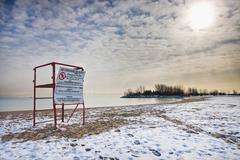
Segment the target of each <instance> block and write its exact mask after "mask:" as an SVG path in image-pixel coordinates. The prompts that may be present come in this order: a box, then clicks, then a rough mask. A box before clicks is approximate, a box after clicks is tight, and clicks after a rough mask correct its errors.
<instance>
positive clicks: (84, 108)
mask: <svg viewBox="0 0 240 160" xmlns="http://www.w3.org/2000/svg"><path fill="white" fill-rule="evenodd" d="M84 124H85V105H84V102H83V125H84Z"/></svg>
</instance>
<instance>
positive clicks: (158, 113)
mask: <svg viewBox="0 0 240 160" xmlns="http://www.w3.org/2000/svg"><path fill="white" fill-rule="evenodd" d="M239 102H240V99H239V97H208V98H199V97H195V98H190V99H185V100H182V101H180V102H174V103H169V104H154V105H133V106H121V107H120V106H117V107H101V108H89V109H87V110H86V125H84V126H83V125H82V124H81V122H82V112H81V109H79V110H78V111H77V112H76V113H75V114H74V116H73V117H72V119H71V120H70V121H69V123H68V124H66V123H61V121H60V119H61V118H60V116H61V111H60V110H59V112H58V114H59V121H58V123H59V128H58V129H57V130H54V129H53V113H52V111H51V110H44V111H41V112H37V122H45V123H39V124H37V126H36V127H34V128H33V127H32V112H31V111H16V112H0V119H1V121H0V126H1V127H0V128H1V129H0V138H1V141H0V156H1V159H56V158H58V159H75V160H77V159H239V157H240V154H239V153H240V152H239V150H240V133H239V128H240V123H239V120H240V117H239V115H240V103H239ZM71 112H72V110H66V112H65V113H66V114H65V116H66V117H65V119H67V118H68V117H69V115H70V114H71Z"/></svg>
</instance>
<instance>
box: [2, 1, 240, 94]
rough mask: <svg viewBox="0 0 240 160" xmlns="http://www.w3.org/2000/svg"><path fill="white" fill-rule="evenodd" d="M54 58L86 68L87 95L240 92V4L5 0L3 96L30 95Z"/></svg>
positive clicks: (3, 6) (233, 2)
mask: <svg viewBox="0 0 240 160" xmlns="http://www.w3.org/2000/svg"><path fill="white" fill-rule="evenodd" d="M52 61H57V62H62V63H69V64H75V65H80V66H83V67H84V68H85V70H86V71H87V74H86V79H85V92H86V93H122V92H123V91H124V90H126V89H128V88H135V87H137V86H139V85H145V86H146V87H148V88H151V87H153V85H154V84H155V83H164V84H169V85H172V84H176V85H177V84H181V85H184V86H186V87H189V86H191V87H198V88H208V89H213V88H217V89H220V90H223V91H227V90H232V89H237V90H240V1H239V0H208V1H203V0H196V1H195V0H152V1H150V0H148V1H139V0H138V1H135V0H128V1H124V0H121V1H118V0H116V1H115V0H68V1H64V0H53V1H51V0H39V1H37V0H35V1H34V0H5V1H4V0H0V75H1V76H0V77H1V81H0V95H5V96H7V95H20V96H26V95H27V96H30V95H31V94H32V79H33V70H32V68H33V67H34V66H37V65H40V64H44V63H48V62H52ZM46 73H47V72H46ZM46 75H47V74H46ZM43 79H45V80H46V77H43Z"/></svg>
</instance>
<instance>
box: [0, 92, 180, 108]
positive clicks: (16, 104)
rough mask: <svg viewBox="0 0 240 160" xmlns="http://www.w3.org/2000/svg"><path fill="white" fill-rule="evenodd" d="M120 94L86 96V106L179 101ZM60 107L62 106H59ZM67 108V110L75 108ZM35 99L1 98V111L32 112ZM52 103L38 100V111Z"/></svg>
mask: <svg viewBox="0 0 240 160" xmlns="http://www.w3.org/2000/svg"><path fill="white" fill-rule="evenodd" d="M120 96H121V95H118V94H86V95H84V101H85V106H86V107H87V108H92V107H105V106H124V105H138V104H156V103H166V102H171V101H177V100H180V99H176V98H164V99H163V98H120ZM59 107H60V106H59ZM74 107H75V106H70V105H68V106H66V107H65V108H74ZM32 108H33V99H32V98H30V97H0V112H1V111H19V110H32ZM51 108H52V101H51V100H49V99H41V100H37V109H38V110H39V109H51Z"/></svg>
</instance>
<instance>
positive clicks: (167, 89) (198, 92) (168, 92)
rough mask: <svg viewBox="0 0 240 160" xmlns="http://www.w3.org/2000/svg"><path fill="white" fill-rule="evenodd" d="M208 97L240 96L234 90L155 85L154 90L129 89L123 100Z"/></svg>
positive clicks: (142, 87)
mask: <svg viewBox="0 0 240 160" xmlns="http://www.w3.org/2000/svg"><path fill="white" fill-rule="evenodd" d="M207 95H213V96H218V95H240V93H238V92H237V91H235V90H233V91H232V92H231V93H226V92H220V91H218V90H216V89H215V90H212V91H208V90H206V89H203V90H202V89H197V88H187V89H184V87H183V86H181V85H177V86H169V85H165V84H155V85H154V89H153V90H149V89H145V87H144V86H139V87H137V88H136V89H135V90H133V89H128V90H127V91H126V92H124V96H123V98H131V97H133V98H134V97H164V96H177V97H183V96H207Z"/></svg>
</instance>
